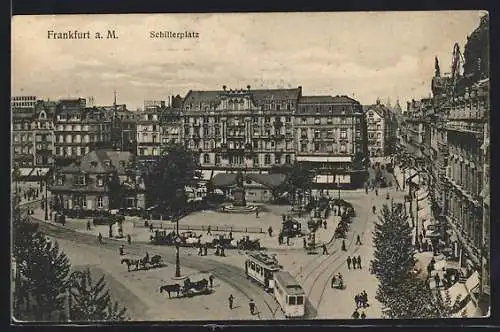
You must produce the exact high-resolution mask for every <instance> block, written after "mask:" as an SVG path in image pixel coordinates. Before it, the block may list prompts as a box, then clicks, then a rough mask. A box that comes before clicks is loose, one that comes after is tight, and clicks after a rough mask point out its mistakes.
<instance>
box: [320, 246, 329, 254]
mask: <svg viewBox="0 0 500 332" xmlns="http://www.w3.org/2000/svg"><path fill="white" fill-rule="evenodd" d="M321 247H322V248H323V255H328V249H327V248H326V244H324V243H323V245H322V246H321Z"/></svg>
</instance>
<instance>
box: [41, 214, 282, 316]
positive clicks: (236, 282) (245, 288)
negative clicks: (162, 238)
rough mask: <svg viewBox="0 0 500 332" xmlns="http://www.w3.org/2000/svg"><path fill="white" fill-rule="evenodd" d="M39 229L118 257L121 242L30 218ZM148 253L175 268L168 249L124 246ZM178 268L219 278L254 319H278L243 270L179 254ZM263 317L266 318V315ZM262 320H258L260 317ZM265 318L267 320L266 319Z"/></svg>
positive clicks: (272, 304) (275, 309) (276, 309)
mask: <svg viewBox="0 0 500 332" xmlns="http://www.w3.org/2000/svg"><path fill="white" fill-rule="evenodd" d="M32 219H33V220H34V221H37V222H38V224H39V225H40V226H39V227H40V228H39V229H40V230H41V231H42V232H43V233H44V234H45V235H47V236H51V237H54V238H61V239H65V240H69V241H74V242H77V243H82V244H86V245H92V246H101V247H103V248H104V249H105V250H112V251H116V252H117V253H118V249H119V247H120V245H121V244H123V243H122V242H121V241H117V240H109V239H106V240H104V242H103V243H102V244H99V243H98V242H97V239H96V238H95V237H94V236H92V235H89V234H84V233H79V232H77V231H74V230H72V229H69V228H66V227H62V226H57V225H53V224H49V223H46V222H44V221H41V220H39V219H36V218H33V217H32ZM146 250H147V251H148V252H149V254H150V255H161V256H162V259H163V260H164V261H165V262H168V263H170V264H175V249H173V248H171V247H161V249H160V248H159V247H157V246H153V245H149V244H142V243H141V244H139V243H131V244H130V245H127V253H130V254H132V255H137V256H141V255H144V252H145V251H146ZM181 259H182V266H185V267H186V268H190V269H194V270H198V271H200V272H210V273H212V274H213V275H214V276H215V277H217V278H219V279H220V280H221V281H223V282H225V283H227V284H228V285H230V286H231V287H233V288H234V289H236V290H238V291H239V292H241V293H242V294H243V295H244V296H245V297H247V299H248V300H250V299H253V300H254V302H255V303H256V305H257V309H258V310H257V311H258V318H259V319H280V318H281V317H279V313H280V312H279V306H278V307H277V304H276V302H275V301H274V299H273V298H272V297H271V296H269V295H267V294H265V293H264V290H263V289H261V288H260V287H258V286H257V285H254V284H252V283H250V282H249V281H248V280H247V278H246V276H245V275H244V272H243V269H240V268H237V267H235V266H232V265H228V264H226V263H221V262H218V261H215V260H211V259H209V258H200V257H196V256H191V255H183V254H181ZM259 308H264V310H265V311H264V312H260V310H259ZM266 313H267V314H268V315H266ZM261 314H262V316H263V317H264V318H263V317H262V316H261ZM266 316H269V318H266Z"/></svg>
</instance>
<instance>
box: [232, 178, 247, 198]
mask: <svg viewBox="0 0 500 332" xmlns="http://www.w3.org/2000/svg"><path fill="white" fill-rule="evenodd" d="M233 196H234V206H246V205H247V202H246V199H245V188H244V187H243V174H242V173H241V171H238V173H237V174H236V188H235V189H233Z"/></svg>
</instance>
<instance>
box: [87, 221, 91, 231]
mask: <svg viewBox="0 0 500 332" xmlns="http://www.w3.org/2000/svg"><path fill="white" fill-rule="evenodd" d="M87 230H88V231H90V230H92V229H91V227H90V220H87Z"/></svg>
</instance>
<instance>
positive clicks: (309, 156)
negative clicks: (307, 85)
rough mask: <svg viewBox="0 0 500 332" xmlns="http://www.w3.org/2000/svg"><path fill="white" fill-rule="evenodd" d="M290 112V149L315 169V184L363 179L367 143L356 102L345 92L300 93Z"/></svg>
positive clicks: (326, 186)
mask: <svg viewBox="0 0 500 332" xmlns="http://www.w3.org/2000/svg"><path fill="white" fill-rule="evenodd" d="M292 116H293V118H294V121H293V124H294V128H290V130H292V129H295V135H294V136H295V142H296V144H295V146H292V147H291V150H292V151H294V150H296V160H297V162H299V163H304V164H307V165H308V166H309V167H311V168H313V169H315V170H316V173H317V174H316V178H315V186H316V187H321V188H328V187H335V186H338V185H340V186H351V185H356V184H358V185H359V184H361V183H363V181H364V180H365V179H364V175H365V174H364V168H363V167H362V159H363V158H364V157H366V156H367V155H366V153H367V151H366V150H367V146H366V132H365V128H364V126H363V124H364V118H363V109H362V106H361V104H360V103H359V102H357V101H356V100H354V99H352V98H349V97H347V96H335V97H332V96H301V97H300V98H299V106H298V109H297V110H296V112H295V114H293V115H292ZM356 164H357V165H358V167H356V166H355V165H356Z"/></svg>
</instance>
